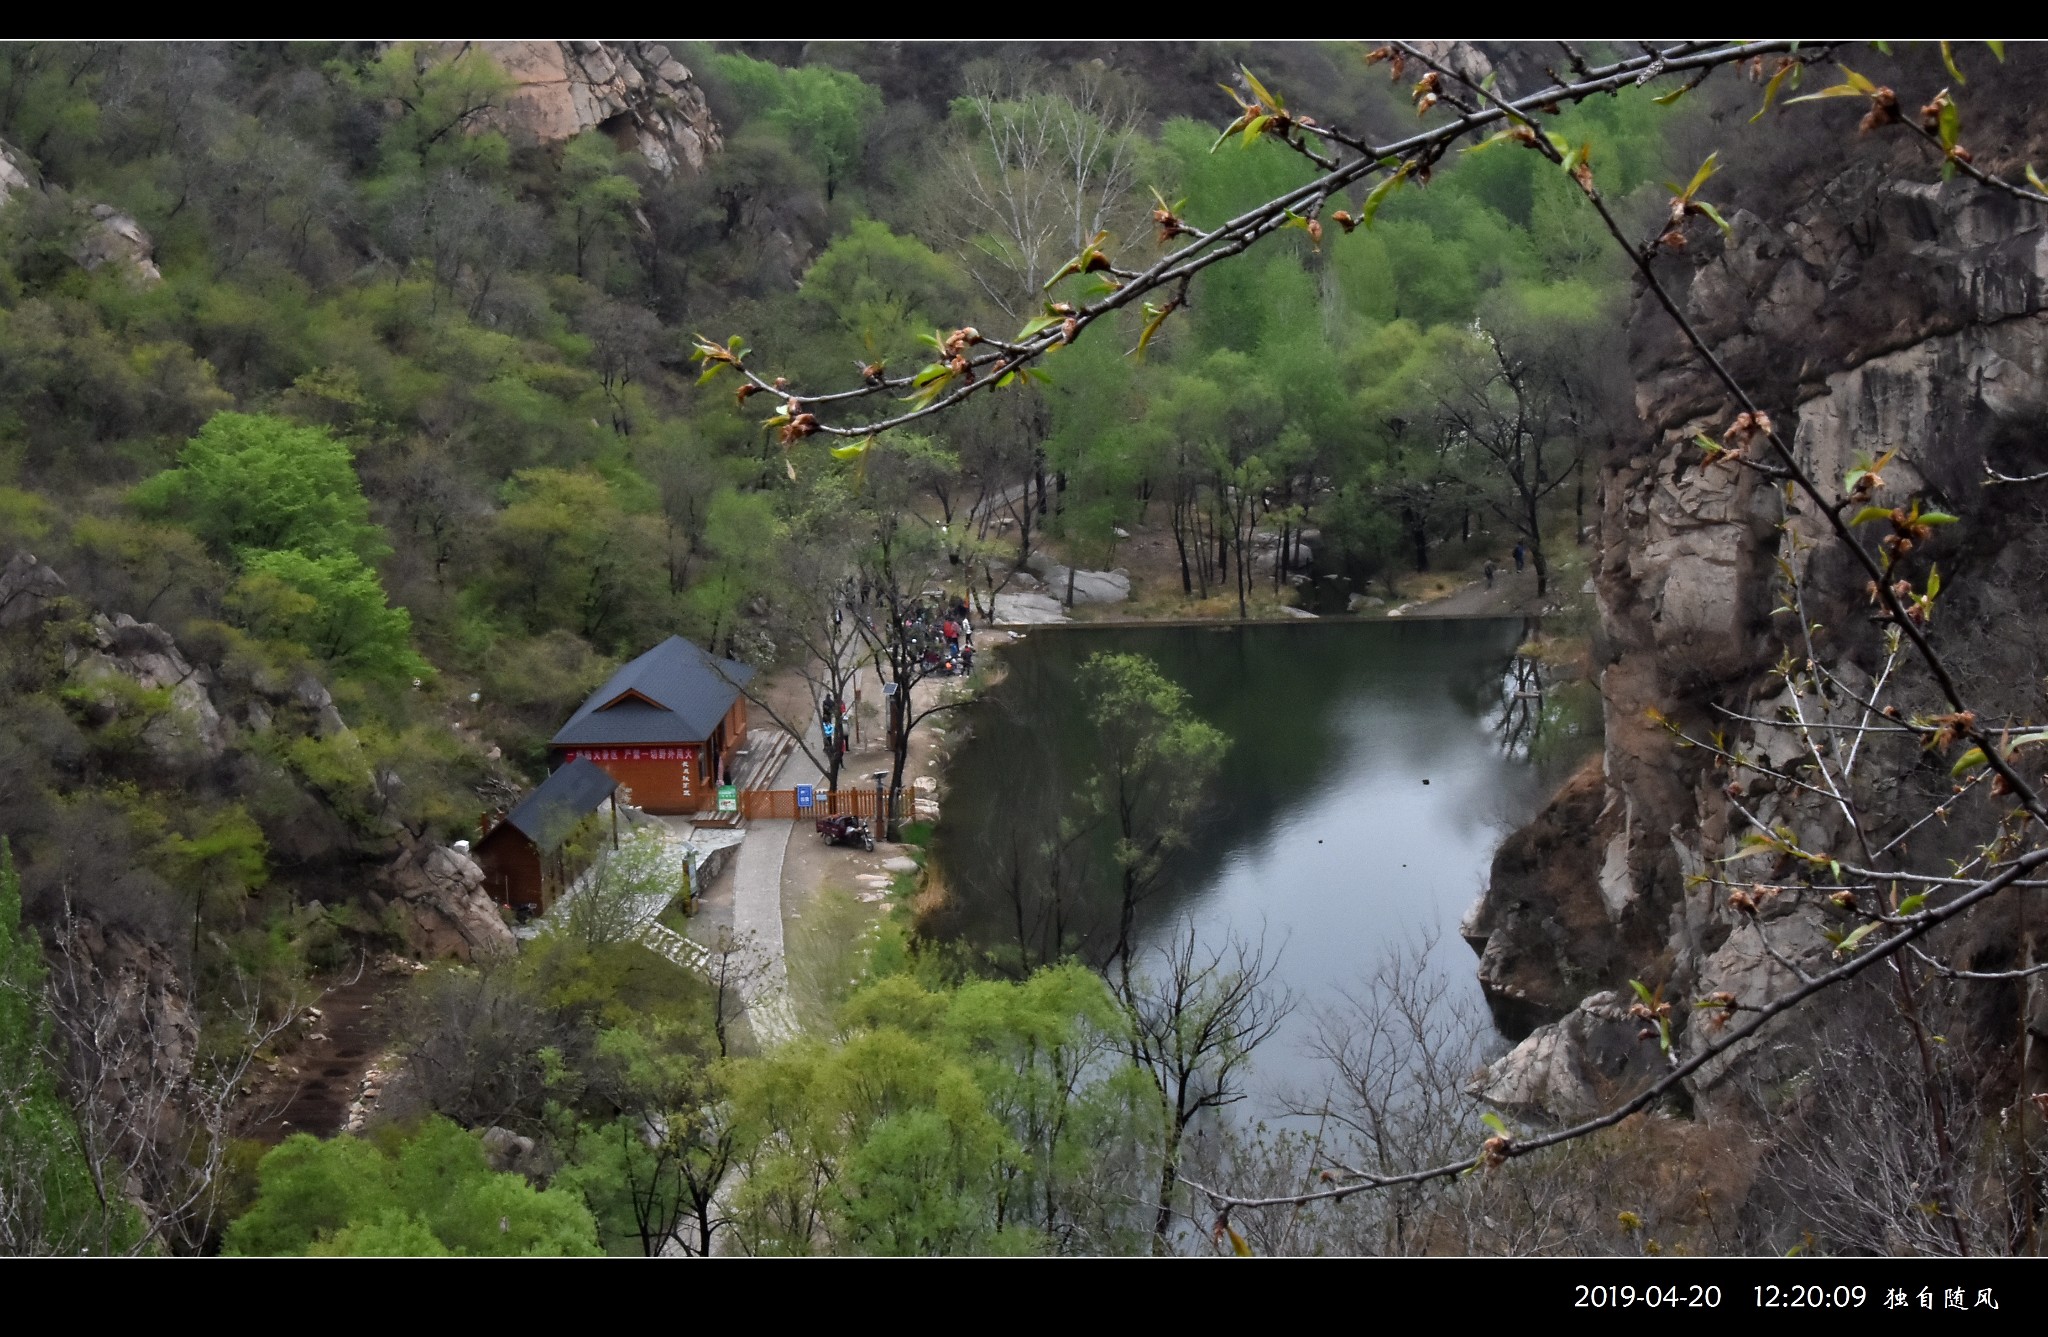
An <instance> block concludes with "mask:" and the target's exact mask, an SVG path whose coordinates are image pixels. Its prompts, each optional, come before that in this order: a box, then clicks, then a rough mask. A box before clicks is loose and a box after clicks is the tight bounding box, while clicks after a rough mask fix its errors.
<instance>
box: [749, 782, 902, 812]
mask: <svg viewBox="0 0 2048 1337" xmlns="http://www.w3.org/2000/svg"><path fill="white" fill-rule="evenodd" d="M887 797H888V794H887V791H886V790H885V791H883V799H884V802H886V801H887ZM796 799H797V793H796V791H795V790H794V789H742V790H741V791H740V816H741V817H744V818H747V819H749V820H752V819H754V818H757V817H758V818H778V817H780V818H786V819H791V820H797V821H811V820H814V819H816V818H819V817H830V816H834V815H836V814H840V813H852V814H854V815H856V816H860V817H865V818H868V819H869V820H870V821H873V820H875V818H876V809H875V790H874V787H873V786H869V787H868V788H866V789H833V790H825V789H814V790H812V791H811V800H812V801H811V806H810V807H808V808H799V807H797V802H796Z"/></svg>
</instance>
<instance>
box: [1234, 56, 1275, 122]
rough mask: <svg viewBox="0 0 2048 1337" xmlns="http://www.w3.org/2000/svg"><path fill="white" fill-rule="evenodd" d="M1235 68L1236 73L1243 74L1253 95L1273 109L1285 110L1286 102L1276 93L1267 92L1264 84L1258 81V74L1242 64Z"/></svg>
mask: <svg viewBox="0 0 2048 1337" xmlns="http://www.w3.org/2000/svg"><path fill="white" fill-rule="evenodd" d="M1237 69H1238V73H1240V74H1242V75H1244V81H1245V85H1246V86H1247V87H1249V88H1250V89H1251V90H1252V96H1253V97H1255V98H1257V99H1258V100H1259V101H1261V102H1263V103H1265V104H1266V105H1267V106H1269V107H1271V108H1272V109H1273V110H1274V111H1286V110H1287V103H1286V102H1285V101H1284V100H1283V99H1281V98H1280V97H1278V96H1277V95H1275V94H1272V93H1269V92H1267V91H1266V86H1265V85H1264V84H1262V83H1260V82H1259V76H1258V75H1256V74H1253V73H1252V72H1251V71H1250V70H1248V69H1246V68H1245V67H1244V66H1242V65H1240V66H1238V67H1237Z"/></svg>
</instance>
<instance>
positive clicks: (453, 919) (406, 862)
mask: <svg viewBox="0 0 2048 1337" xmlns="http://www.w3.org/2000/svg"><path fill="white" fill-rule="evenodd" d="M378 883H379V885H380V886H382V887H383V888H384V889H385V890H386V891H387V892H388V893H389V895H390V897H391V901H392V904H393V905H394V906H395V907H396V908H397V910H398V912H399V914H400V916H401V919H402V921H403V924H404V928H405V934H406V941H407V942H408V943H409V944H410V945H411V948H412V951H413V954H414V955H415V956H419V957H422V958H429V957H442V956H452V957H455V958H456V959H457V960H461V961H473V960H475V959H476V958H478V957H480V956H491V955H494V954H497V953H500V952H510V951H513V950H514V949H515V948H516V946H517V941H516V940H515V939H514V938H513V936H512V930H511V929H510V928H509V927H507V926H506V923H505V919H504V916H502V915H501V914H499V913H498V907H497V906H496V905H494V904H492V902H491V898H490V897H489V896H487V895H485V894H484V870H483V869H481V868H479V867H477V865H476V861H475V860H473V859H471V858H470V857H469V856H468V855H467V854H464V853H462V852H461V851H459V850H453V849H450V848H449V847H448V846H446V845H441V844H436V843H434V842H432V841H416V842H413V843H411V844H409V845H407V846H406V847H405V848H404V849H403V850H401V851H400V852H399V855H398V857H397V858H396V859H394V860H392V861H391V863H390V864H389V865H387V866H386V867H385V868H384V870H383V871H382V872H381V873H380V874H379V875H378Z"/></svg>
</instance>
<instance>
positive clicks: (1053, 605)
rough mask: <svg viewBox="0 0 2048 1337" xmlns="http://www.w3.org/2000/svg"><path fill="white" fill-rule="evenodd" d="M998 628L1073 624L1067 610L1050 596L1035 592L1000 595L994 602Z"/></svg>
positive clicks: (1024, 591) (1023, 591)
mask: <svg viewBox="0 0 2048 1337" xmlns="http://www.w3.org/2000/svg"><path fill="white" fill-rule="evenodd" d="M994 605H995V623H996V625H997V626H1020V625H1021V626H1036V625H1040V624H1043V623H1047V622H1071V621H1072V620H1073V619H1072V618H1069V617H1068V616H1067V610H1066V608H1065V606H1063V605H1062V604H1061V603H1060V601H1059V600H1058V599H1055V598H1053V597H1052V596H1051V595H1050V594H1041V593H1038V592H1037V591H1034V590H1019V591H1017V592H1015V593H1005V594H998V595H997V596H996V597H995V600H994Z"/></svg>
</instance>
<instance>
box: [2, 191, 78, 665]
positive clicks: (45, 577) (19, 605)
mask: <svg viewBox="0 0 2048 1337" xmlns="http://www.w3.org/2000/svg"><path fill="white" fill-rule="evenodd" d="M0 162H4V159H0ZM4 185H5V181H4V179H0V186H4ZM4 199H5V192H4V190H0V200H4ZM66 588H67V587H66V586H65V584H64V577H62V576H60V575H58V574H57V573H56V572H55V571H52V570H51V569H50V568H49V567H47V566H45V565H43V564H42V563H41V562H39V561H37V560H36V557H35V554H34V553H28V552H18V553H16V554H14V556H13V558H12V559H10V560H9V561H8V563H7V565H6V566H5V567H0V627H11V626H14V625H16V624H17V623H21V622H28V621H32V620H33V619H35V618H37V617H40V616H42V613H43V610H44V609H46V608H48V607H49V606H50V604H51V603H53V602H55V601H56V600H58V599H61V598H63V597H64V593H65V590H66Z"/></svg>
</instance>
